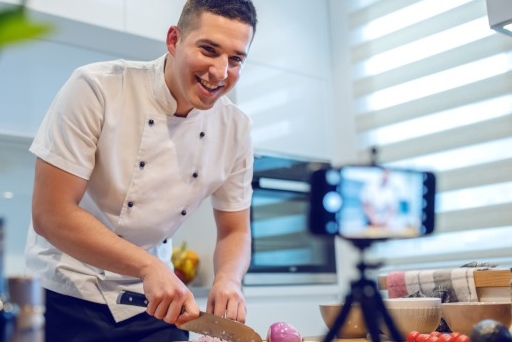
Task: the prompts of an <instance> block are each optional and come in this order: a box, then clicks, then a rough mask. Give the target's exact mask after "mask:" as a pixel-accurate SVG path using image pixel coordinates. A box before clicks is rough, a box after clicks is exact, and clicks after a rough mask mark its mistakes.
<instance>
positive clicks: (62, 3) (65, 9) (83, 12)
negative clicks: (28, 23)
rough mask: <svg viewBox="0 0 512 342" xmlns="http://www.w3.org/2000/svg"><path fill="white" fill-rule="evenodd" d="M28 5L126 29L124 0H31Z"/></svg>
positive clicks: (103, 25) (64, 15) (72, 17)
mask: <svg viewBox="0 0 512 342" xmlns="http://www.w3.org/2000/svg"><path fill="white" fill-rule="evenodd" d="M18 3H19V2H18ZM27 5H28V7H29V8H31V9H34V10H36V11H40V12H43V13H48V14H53V15H56V16H60V17H65V18H68V19H72V20H77V21H81V22H86V23H88V24H91V25H97V26H102V27H105V28H109V29H113V30H119V31H123V30H124V8H123V7H124V1H120V0H73V1H69V0H30V1H28V4H27Z"/></svg>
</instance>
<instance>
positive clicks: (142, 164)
mask: <svg viewBox="0 0 512 342" xmlns="http://www.w3.org/2000/svg"><path fill="white" fill-rule="evenodd" d="M139 166H140V168H141V169H143V168H144V166H146V163H145V162H143V161H141V162H140V163H139Z"/></svg>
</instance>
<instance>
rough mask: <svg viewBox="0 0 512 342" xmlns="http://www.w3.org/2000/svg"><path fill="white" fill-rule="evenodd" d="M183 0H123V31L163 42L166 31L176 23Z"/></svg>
mask: <svg viewBox="0 0 512 342" xmlns="http://www.w3.org/2000/svg"><path fill="white" fill-rule="evenodd" d="M184 4H185V0H172V1H169V0H125V6H126V9H125V13H126V16H125V23H126V26H125V30H126V32H128V33H132V34H136V35H140V36H143V37H148V38H152V39H156V40H161V41H165V39H166V36H167V30H168V29H169V27H170V26H171V25H176V24H177V23H178V19H179V16H180V14H181V9H182V8H183V5H184Z"/></svg>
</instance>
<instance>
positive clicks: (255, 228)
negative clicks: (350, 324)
mask: <svg viewBox="0 0 512 342" xmlns="http://www.w3.org/2000/svg"><path fill="white" fill-rule="evenodd" d="M328 165H329V163H327V162H325V161H312V160H304V159H300V158H294V157H288V156H276V155H258V154H257V155H256V156H255V161H254V177H253V182H252V185H253V190H254V193H253V199H252V205H251V232H252V257H251V265H250V267H249V271H248V273H247V274H246V276H245V277H244V284H245V285H285V284H332V283H336V282H337V276H336V258H335V247H334V237H332V236H330V237H321V236H316V235H315V236H314V235H311V233H310V232H309V227H308V226H307V221H308V220H307V214H308V207H309V188H310V186H309V177H310V174H311V172H312V171H313V170H316V169H319V168H321V167H326V166H328Z"/></svg>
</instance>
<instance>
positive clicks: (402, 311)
mask: <svg viewBox="0 0 512 342" xmlns="http://www.w3.org/2000/svg"><path fill="white" fill-rule="evenodd" d="M387 310H388V312H389V315H390V316H391V318H392V319H393V322H394V323H395V326H396V328H397V329H398V331H399V332H400V333H401V334H402V337H403V338H404V339H405V337H406V336H407V334H408V333H409V332H410V331H413V330H414V331H418V332H420V333H422V334H428V333H430V332H432V331H434V330H436V328H437V327H438V326H439V324H440V323H441V307H440V306H430V307H428V306H427V307H388V308H387ZM380 328H381V330H382V332H383V333H384V335H386V336H388V337H389V336H390V334H389V330H388V327H387V326H386V325H385V323H384V322H381V324H380Z"/></svg>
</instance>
